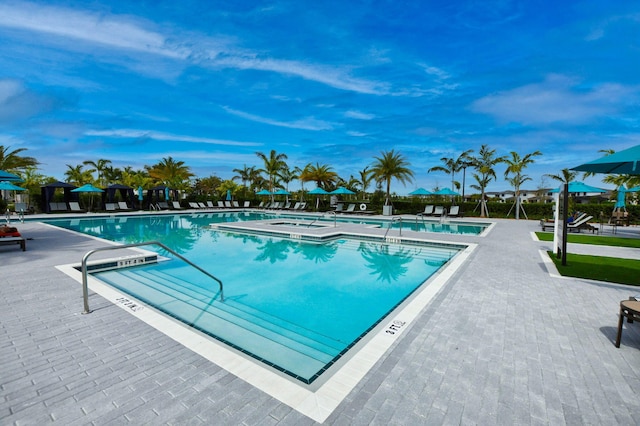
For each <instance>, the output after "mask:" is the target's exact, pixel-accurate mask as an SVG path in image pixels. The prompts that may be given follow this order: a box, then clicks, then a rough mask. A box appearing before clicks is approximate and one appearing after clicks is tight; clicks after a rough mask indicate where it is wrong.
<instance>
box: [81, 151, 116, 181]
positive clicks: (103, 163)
mask: <svg viewBox="0 0 640 426" xmlns="http://www.w3.org/2000/svg"><path fill="white" fill-rule="evenodd" d="M82 164H84V165H85V166H91V167H93V169H92V170H90V171H89V172H90V173H93V172H98V177H97V178H96V184H97V185H98V186H100V187H102V188H104V187H106V186H107V182H106V180H105V178H104V177H105V172H106V171H107V168H108V166H109V164H111V160H106V159H104V158H101V159H99V160H98V161H91V160H87V161H83V162H82Z"/></svg>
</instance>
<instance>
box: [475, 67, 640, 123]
mask: <svg viewBox="0 0 640 426" xmlns="http://www.w3.org/2000/svg"><path fill="white" fill-rule="evenodd" d="M577 83H578V82H577V81H575V80H573V79H571V78H568V77H564V76H559V75H551V76H549V77H548V78H547V79H546V80H545V81H544V82H542V83H535V84H529V85H526V86H522V87H518V88H516V89H513V90H508V91H504V92H498V93H495V94H492V95H489V96H485V97H484V98H481V99H478V100H477V101H475V102H474V103H473V104H472V105H471V109H472V110H473V111H475V112H479V113H484V114H489V115H491V116H493V117H495V118H496V119H497V120H499V121H502V122H516V123H521V124H525V125H536V124H548V123H567V124H582V123H587V122H589V121H590V120H592V119H594V118H597V117H601V116H604V115H606V114H609V113H612V112H614V111H615V110H616V109H617V108H619V106H620V105H621V104H622V103H623V102H626V100H627V98H628V96H629V95H631V94H635V93H636V92H637V91H638V90H637V89H629V88H625V87H624V86H621V85H619V84H601V85H599V86H596V87H591V88H588V89H584V88H579V87H578V84H577Z"/></svg>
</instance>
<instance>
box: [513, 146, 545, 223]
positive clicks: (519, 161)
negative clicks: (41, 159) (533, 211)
mask: <svg viewBox="0 0 640 426" xmlns="http://www.w3.org/2000/svg"><path fill="white" fill-rule="evenodd" d="M538 155H542V153H541V152H540V151H534V152H531V153H529V154H527V155H525V156H524V157H520V154H518V153H517V152H515V151H511V158H505V159H504V162H505V163H507V169H506V170H505V171H504V177H505V178H508V177H509V176H510V175H513V176H512V177H511V178H510V179H509V182H510V183H511V184H512V185H513V189H514V193H515V197H516V219H520V185H522V184H523V183H524V182H526V181H528V180H531V178H530V177H528V176H526V175H523V174H522V171H523V170H524V169H525V168H526V167H527V166H528V165H529V164H531V163H533V162H534V159H533V157H535V156H538ZM525 216H526V214H525Z"/></svg>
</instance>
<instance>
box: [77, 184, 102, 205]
mask: <svg viewBox="0 0 640 426" xmlns="http://www.w3.org/2000/svg"><path fill="white" fill-rule="evenodd" d="M71 192H87V193H89V194H91V193H94V192H104V190H102V189H100V188H96V187H95V186H93V185H91V184H90V183H87V184H86V185H82V186H81V187H79V188H76V189H72V190H71ZM92 205H93V197H92V196H89V209H88V210H87V211H91V206H92Z"/></svg>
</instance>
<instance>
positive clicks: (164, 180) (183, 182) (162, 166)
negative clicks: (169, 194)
mask: <svg viewBox="0 0 640 426" xmlns="http://www.w3.org/2000/svg"><path fill="white" fill-rule="evenodd" d="M145 168H146V170H147V173H149V177H151V178H152V179H153V180H154V183H161V184H164V185H166V186H168V187H169V188H171V189H180V190H184V189H187V188H188V186H189V180H190V179H191V178H192V177H193V176H194V175H193V173H191V170H190V169H189V167H188V166H186V165H185V164H184V161H175V160H174V159H173V158H172V157H165V158H163V159H162V161H160V162H159V163H158V164H154V165H153V166H145Z"/></svg>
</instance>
